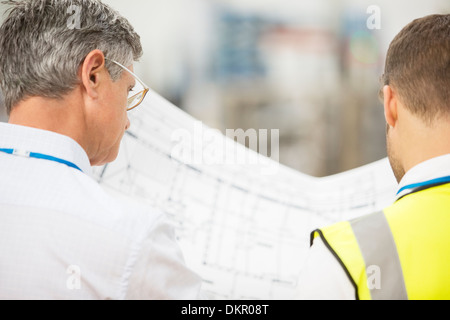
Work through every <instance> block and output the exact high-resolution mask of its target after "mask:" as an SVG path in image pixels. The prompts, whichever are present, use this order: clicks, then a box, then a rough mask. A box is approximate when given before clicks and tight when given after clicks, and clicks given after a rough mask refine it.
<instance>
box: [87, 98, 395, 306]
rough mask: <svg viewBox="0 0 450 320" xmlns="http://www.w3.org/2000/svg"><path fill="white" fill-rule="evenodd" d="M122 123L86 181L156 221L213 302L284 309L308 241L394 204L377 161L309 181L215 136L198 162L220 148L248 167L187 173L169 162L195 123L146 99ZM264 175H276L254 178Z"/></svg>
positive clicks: (208, 167)
mask: <svg viewBox="0 0 450 320" xmlns="http://www.w3.org/2000/svg"><path fill="white" fill-rule="evenodd" d="M129 117H130V121H131V128H130V129H129V131H128V132H127V133H126V134H125V136H124V138H123V141H122V145H121V149H120V152H119V156H118V158H117V160H116V161H115V162H113V163H111V164H108V165H106V166H103V167H96V168H94V178H95V179H97V180H98V181H99V183H100V184H101V185H102V186H103V188H105V190H107V191H108V192H111V193H114V194H115V195H118V196H119V195H122V196H127V197H132V198H134V199H136V200H138V201H142V202H144V203H145V204H146V205H149V206H153V207H155V208H157V209H159V210H161V211H163V212H165V213H166V214H167V215H168V216H169V217H170V218H171V221H172V222H173V224H174V227H175V230H176V235H177V239H178V241H179V243H180V246H181V248H182V251H183V254H184V257H185V261H186V264H187V265H188V267H190V268H191V269H193V270H194V271H195V272H197V273H198V274H199V275H200V276H201V277H202V279H203V283H204V290H205V291H206V292H207V293H209V294H210V295H211V296H212V297H213V298H215V299H237V300H240V299H246V300H259V299H291V298H292V297H293V294H294V293H295V289H296V285H297V278H298V273H299V271H300V269H301V267H302V263H303V261H304V259H305V257H306V254H307V252H308V248H309V245H310V233H311V231H313V230H314V229H317V228H319V227H323V226H326V225H329V224H332V223H335V222H338V221H341V220H348V219H353V218H356V217H359V216H362V215H364V214H370V213H372V212H375V211H377V210H382V209H383V208H384V207H386V206H388V205H390V204H391V203H392V202H393V201H394V197H395V192H396V187H397V183H396V181H395V178H394V176H393V174H392V171H391V168H390V166H389V162H388V160H387V159H382V160H380V161H377V162H374V163H372V164H369V165H366V166H363V167H360V168H357V169H354V170H351V171H348V172H343V173H340V174H337V175H333V176H329V177H324V178H315V177H311V176H308V175H305V174H302V173H300V172H297V171H295V170H293V169H290V168H288V167H285V166H283V165H280V164H278V163H275V162H274V161H272V160H270V159H268V158H265V157H263V156H261V155H258V154H257V153H256V152H253V151H251V150H248V149H246V148H245V147H244V146H242V145H240V144H238V143H236V142H234V141H233V140H231V139H229V138H227V137H225V136H220V137H219V138H217V137H216V138H217V139H216V140H214V141H216V142H217V141H221V142H222V143H204V144H203V145H202V147H203V148H204V149H205V150H204V151H205V153H204V154H203V156H207V155H208V154H209V155H211V154H214V153H220V152H221V150H215V148H216V147H217V148H222V147H223V146H224V145H226V146H227V147H228V148H235V149H234V150H238V151H239V152H243V153H245V154H246V155H249V156H250V157H257V159H258V160H259V161H258V163H257V164H256V165H255V164H251V165H250V164H248V165H246V164H240V163H239V164H231V163H230V164H226V163H222V164H204V163H203V164H202V162H197V163H194V164H193V163H188V162H186V161H184V160H183V158H182V157H181V158H177V157H176V156H174V154H173V150H174V148H175V147H176V141H174V138H173V137H174V135H173V134H174V132H176V131H177V130H180V129H183V130H186V132H191V133H193V134H194V133H195V124H196V122H197V120H196V119H194V118H193V117H191V116H190V115H188V114H186V113H185V112H183V111H182V110H180V109H178V108H177V107H176V106H174V105H172V104H171V103H170V102H168V101H167V100H165V99H164V98H162V97H161V96H159V95H158V94H156V93H154V92H150V93H149V95H148V96H147V98H146V100H145V101H144V102H143V105H141V106H140V107H139V108H137V109H135V110H133V111H132V112H130V114H129ZM201 138H202V137H200V139H201ZM227 150H228V149H227ZM269 167H271V168H272V169H273V168H276V170H271V171H273V172H272V173H271V174H262V172H264V170H266V169H267V168H269Z"/></svg>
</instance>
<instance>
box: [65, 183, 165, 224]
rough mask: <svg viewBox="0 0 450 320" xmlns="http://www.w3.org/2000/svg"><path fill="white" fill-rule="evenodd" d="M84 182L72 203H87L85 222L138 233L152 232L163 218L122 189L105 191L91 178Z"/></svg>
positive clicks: (159, 213)
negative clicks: (98, 222)
mask: <svg viewBox="0 0 450 320" xmlns="http://www.w3.org/2000/svg"><path fill="white" fill-rule="evenodd" d="M82 179H83V180H84V181H83V183H82V184H81V185H80V188H79V190H78V191H77V193H78V195H77V197H75V198H73V201H80V202H84V204H83V206H84V207H85V210H86V212H88V214H87V215H83V216H84V218H86V219H93V220H97V219H98V220H99V221H104V222H108V224H109V225H111V226H117V227H118V228H119V229H127V228H132V229H133V230H135V231H137V229H141V230H142V231H145V230H146V229H147V230H148V229H151V228H152V227H153V226H154V224H156V223H157V222H158V221H160V220H162V219H163V218H164V214H163V213H162V211H160V210H158V209H157V208H155V207H154V206H151V205H150V204H146V203H145V202H144V201H139V200H137V199H135V198H133V197H131V196H129V195H126V194H124V193H123V192H121V191H120V190H115V189H106V188H105V187H103V186H102V185H101V184H99V183H98V182H97V181H95V180H94V179H92V178H88V177H85V178H82Z"/></svg>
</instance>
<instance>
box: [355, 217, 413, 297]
mask: <svg viewBox="0 0 450 320" xmlns="http://www.w3.org/2000/svg"><path fill="white" fill-rule="evenodd" d="M350 224H351V226H352V229H353V232H354V234H355V237H356V240H357V241H358V245H359V248H360V250H361V253H362V256H363V258H364V261H365V263H366V272H367V270H368V269H369V268H370V267H377V269H376V270H379V271H380V273H381V274H380V278H379V279H380V283H379V286H374V287H375V288H371V286H369V290H370V295H371V297H372V299H373V300H407V299H408V294H407V293H406V287H405V281H404V279H403V272H402V267H401V265H400V258H399V256H398V252H397V246H396V245H395V242H394V237H393V236H392V232H391V228H390V227H389V224H388V221H387V219H386V217H385V215H384V213H383V212H378V213H374V214H371V215H369V216H365V217H362V218H358V219H355V220H353V221H350ZM378 268H379V269H378ZM369 276H373V274H367V277H368V278H369ZM369 283H370V282H369Z"/></svg>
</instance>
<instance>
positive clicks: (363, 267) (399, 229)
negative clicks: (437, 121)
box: [311, 184, 450, 300]
mask: <svg viewBox="0 0 450 320" xmlns="http://www.w3.org/2000/svg"><path fill="white" fill-rule="evenodd" d="M317 236H320V237H321V238H322V240H323V241H324V243H325V245H326V246H327V247H328V249H330V251H331V252H332V253H333V254H334V255H335V257H336V258H337V259H338V261H339V263H340V264H341V266H342V267H343V268H344V270H345V272H346V273H347V275H348V277H349V279H350V281H351V282H352V284H353V286H354V287H355V297H356V299H361V300H369V299H373V300H375V299H381V300H390V299H399V300H401V299H410V300H428V299H431V300H447V299H450V184H444V185H440V186H435V187H430V188H428V189H425V190H421V191H418V192H414V193H411V194H409V195H407V196H405V197H403V198H401V199H400V200H398V201H397V202H395V203H394V204H393V205H392V206H390V207H388V208H386V209H385V210H384V211H383V212H379V213H375V214H371V215H368V216H364V217H362V218H358V219H355V220H352V221H345V222H340V223H337V224H335V225H332V226H330V227H326V228H323V229H320V230H316V231H314V232H313V233H312V235H311V237H312V239H314V238H315V237H317Z"/></svg>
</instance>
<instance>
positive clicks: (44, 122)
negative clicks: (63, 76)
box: [9, 92, 86, 150]
mask: <svg viewBox="0 0 450 320" xmlns="http://www.w3.org/2000/svg"><path fill="white" fill-rule="evenodd" d="M84 120H85V119H84V114H83V108H82V101H81V100H80V99H77V96H76V92H72V93H70V94H69V95H68V96H67V97H65V98H63V99H48V98H43V97H30V98H27V99H25V100H23V101H21V102H20V103H18V104H17V105H16V106H14V108H13V109H12V110H11V114H10V117H9V123H10V124H16V125H22V126H27V127H32V128H36V129H42V130H47V131H52V132H56V133H59V134H62V135H65V136H68V137H70V138H72V139H73V140H75V141H76V142H78V144H80V145H81V146H82V147H83V148H84V149H85V150H86V148H85V146H86V143H85V140H86V137H85V134H84V132H86V131H85V128H86V124H85V121H84Z"/></svg>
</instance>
